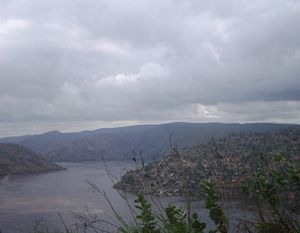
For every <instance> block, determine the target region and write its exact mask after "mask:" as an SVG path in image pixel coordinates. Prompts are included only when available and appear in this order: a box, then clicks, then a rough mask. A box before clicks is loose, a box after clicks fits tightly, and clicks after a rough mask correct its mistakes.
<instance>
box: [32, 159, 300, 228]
mask: <svg viewBox="0 0 300 233" xmlns="http://www.w3.org/2000/svg"><path fill="white" fill-rule="evenodd" d="M299 172H300V171H299V167H297V165H295V164H293V163H290V162H289V161H288V160H286V158H285V157H284V156H283V155H281V154H278V155H276V156H275V157H274V158H273V159H272V160H271V161H270V162H269V163H267V164H266V166H264V167H263V168H260V169H258V171H256V172H254V173H253V175H252V176H251V177H248V179H247V180H246V181H245V182H244V186H243V188H244V191H245V193H247V194H248V196H249V198H251V199H252V200H253V201H255V202H256V203H257V206H256V208H257V212H258V216H259V217H258V218H257V219H256V220H249V219H240V222H239V224H238V225H237V226H231V225H230V224H229V222H230V221H229V217H228V216H227V215H226V213H225V210H224V202H223V195H224V193H222V192H220V191H219V190H220V187H218V184H217V183H216V182H215V181H214V180H211V179H208V180H205V181H204V182H203V183H202V184H201V188H202V192H203V194H204V195H205V196H206V202H205V208H207V209H208V210H209V217H210V219H211V220H212V222H213V227H209V226H208V223H207V222H204V221H203V220H202V218H201V216H199V215H198V213H196V212H193V211H192V210H191V208H190V203H189V199H187V208H184V209H183V208H180V207H178V206H175V205H168V206H167V207H164V208H163V209H162V211H158V210H157V208H153V206H152V202H151V201H150V200H149V198H146V197H145V196H144V195H143V194H142V193H138V194H137V198H136V200H135V202H134V204H133V205H131V204H130V203H129V202H128V207H129V208H130V211H131V214H132V218H131V220H128V218H126V217H124V216H121V215H120V214H119V213H118V212H117V210H116V209H115V208H114V206H113V204H112V203H111V202H110V200H109V197H107V196H106V194H105V192H104V191H102V190H100V189H99V188H98V187H96V186H94V185H93V184H91V185H92V187H93V188H94V189H95V190H96V191H99V192H100V193H102V194H103V195H104V196H105V198H106V200H107V201H108V202H109V204H110V206H111V210H112V213H113V216H112V218H111V221H105V220H104V219H99V218H95V219H84V221H83V222H82V224H81V227H79V228H76V229H73V230H72V229H69V228H68V227H67V226H66V225H65V224H64V225H65V231H64V232H65V233H73V232H74V233H75V232H84V233H85V232H120V233H204V232H209V233H227V232H247V233H254V232H257V233H269V232H270V233H271V232H272V233H300V222H299V215H297V214H296V213H295V212H294V211H295V210H297V209H295V208H297V207H298V206H299V200H300V199H299V197H300V196H299V194H300V173H299ZM121 195H122V194H121ZM124 198H125V199H126V196H125V197H124ZM127 201H128V200H127ZM298 214H299V213H298ZM62 221H63V220H62ZM103 224H106V225H109V226H110V229H112V230H109V231H108V230H105V229H104V228H103ZM32 232H33V233H44V232H49V231H48V230H47V227H45V226H44V225H41V226H37V227H36V228H35V229H34V230H33V231H32Z"/></svg>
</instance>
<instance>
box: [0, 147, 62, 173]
mask: <svg viewBox="0 0 300 233" xmlns="http://www.w3.org/2000/svg"><path fill="white" fill-rule="evenodd" d="M60 169H62V168H61V167H59V166H57V165H56V164H54V163H52V162H49V161H47V160H45V159H44V158H42V157H41V156H39V155H37V154H36V153H34V152H32V151H31V150H29V149H27V148H24V147H22V146H19V145H15V144H3V143H0V178H2V177H4V176H6V175H25V174H35V173H42V172H49V171H55V170H60Z"/></svg>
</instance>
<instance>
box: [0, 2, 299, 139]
mask: <svg viewBox="0 0 300 233" xmlns="http://www.w3.org/2000/svg"><path fill="white" fill-rule="evenodd" d="M299 25H300V1H299V0H251V1H249V0H226V1H225V0H224V1H223V0H215V1H214V0H194V1H193V0H185V1H181V0H173V1H172V0H105V1H104V0H43V1H41V0H0V136H9V135H20V134H32V133H40V132H45V131H48V130H54V129H57V130H61V131H74V130H75V131H77V130H82V129H95V128H99V127H113V126H120V125H132V124H143V123H160V122H171V121H190V122H211V121H214V122H288V123H300V26H299Z"/></svg>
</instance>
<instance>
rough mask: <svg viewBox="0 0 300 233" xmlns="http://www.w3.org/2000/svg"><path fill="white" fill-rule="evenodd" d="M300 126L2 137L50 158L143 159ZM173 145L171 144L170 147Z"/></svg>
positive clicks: (195, 126) (180, 126)
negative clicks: (223, 139)
mask: <svg viewBox="0 0 300 233" xmlns="http://www.w3.org/2000/svg"><path fill="white" fill-rule="evenodd" d="M288 127H299V125H288V124H271V123H254V124H221V123H170V124H160V125H138V126H128V127H119V128H103V129H97V130H94V131H83V132H75V133H60V132H58V131H52V132H48V133H45V134H42V135H34V136H25V137H13V138H6V139H1V140H0V142H1V141H2V142H13V143H17V144H19V145H22V146H25V147H28V148H30V149H31V150H33V151H35V152H37V153H41V154H43V155H44V156H46V157H47V158H48V159H50V160H52V161H85V160H99V159H100V156H101V154H103V153H104V156H105V158H106V159H132V157H133V156H134V152H133V151H135V152H136V153H142V155H143V157H144V159H145V160H152V159H159V157H161V156H162V155H164V154H167V153H169V152H170V148H171V147H173V146H175V145H176V147H177V148H178V149H182V148H185V147H189V146H194V145H199V144H203V143H207V142H208V141H209V140H210V139H211V138H212V137H214V138H219V137H223V136H226V135H228V134H231V133H241V132H244V133H249V132H269V131H273V130H278V129H285V128H288ZM171 145H172V146H171Z"/></svg>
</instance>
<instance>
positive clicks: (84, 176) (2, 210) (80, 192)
mask: <svg viewBox="0 0 300 233" xmlns="http://www.w3.org/2000/svg"><path fill="white" fill-rule="evenodd" d="M106 164H107V168H108V170H109V172H111V173H112V174H113V175H114V176H115V177H117V178H118V177H120V175H121V174H122V172H124V171H125V170H127V169H131V168H133V164H132V163H130V162H124V161H111V162H107V163H106ZM59 165H60V166H62V167H64V168H66V169H65V170H62V171H57V172H50V173H45V174H39V175H27V176H10V177H5V178H4V179H2V180H0V200H1V203H0V204H1V205H0V230H1V231H2V232H3V233H15V232H27V231H30V230H32V229H33V227H34V226H35V225H36V224H37V222H38V221H40V222H44V221H46V223H47V226H48V227H49V229H50V230H55V229H60V230H61V229H63V227H64V224H63V222H64V223H65V224H66V225H72V226H73V227H75V226H76V225H77V227H81V224H80V223H81V217H78V216H82V217H89V219H91V218H93V217H94V216H95V215H97V216H98V217H99V218H100V219H109V217H107V216H108V215H109V214H112V211H111V208H110V206H109V204H108V202H107V200H106V199H105V198H104V197H103V195H102V194H100V193H99V192H97V191H95V189H93V188H92V187H91V185H90V184H89V183H94V184H95V185H96V186H97V187H98V188H99V189H100V190H105V193H106V194H107V196H108V198H109V200H110V201H111V203H112V204H113V205H114V207H115V209H116V211H117V212H118V213H119V214H121V215H123V216H127V217H128V218H130V211H129V209H128V206H127V204H126V202H125V201H124V199H123V198H122V197H121V196H120V195H119V193H118V192H117V190H115V189H114V188H112V181H111V179H110V177H109V176H108V175H107V171H106V169H105V167H104V165H103V163H102V162H84V163H59ZM127 198H128V200H129V202H131V203H132V201H133V200H134V199H135V195H134V194H127ZM159 202H160V203H162V204H163V205H166V204H168V203H175V204H177V205H180V206H183V207H184V206H185V198H184V197H162V198H160V199H159ZM228 206H229V210H228V211H229V215H230V217H231V220H232V221H233V222H235V223H236V222H237V221H238V219H239V218H243V217H248V216H249V210H248V209H247V208H248V207H249V206H244V205H243V204H242V203H241V202H239V201H234V202H233V201H232V202H230V204H229V205H228ZM203 207H204V202H203V201H201V200H194V201H193V202H192V208H193V209H194V210H196V211H197V212H198V213H199V214H200V215H201V216H202V219H203V220H204V221H208V211H207V210H206V209H204V208H203ZM244 207H246V208H244ZM60 216H61V217H60ZM208 222H209V221H208ZM98 226H99V227H100V228H103V229H113V228H112V227H109V226H108V225H105V224H103V223H101V224H100V225H98ZM209 226H211V222H209ZM1 231H0V232H1Z"/></svg>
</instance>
